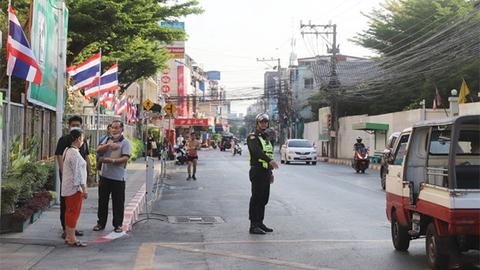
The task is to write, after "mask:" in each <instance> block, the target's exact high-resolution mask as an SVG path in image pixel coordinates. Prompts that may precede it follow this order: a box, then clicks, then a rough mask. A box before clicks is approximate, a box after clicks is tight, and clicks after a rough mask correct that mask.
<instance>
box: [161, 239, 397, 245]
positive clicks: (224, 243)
mask: <svg viewBox="0 0 480 270" xmlns="http://www.w3.org/2000/svg"><path fill="white" fill-rule="evenodd" d="M321 242H325V243H335V242H339V243H348V242H354V243H358V242H365V243H383V242H385V243H391V242H392V240H391V239H379V240H368V239H367V240H354V239H352V240H340V239H338V240H337V239H311V240H308V239H304V240H295V239H292V240H239V241H235V240H234V241H211V242H163V243H155V244H157V245H163V244H167V245H170V244H173V245H228V244H294V243H321Z"/></svg>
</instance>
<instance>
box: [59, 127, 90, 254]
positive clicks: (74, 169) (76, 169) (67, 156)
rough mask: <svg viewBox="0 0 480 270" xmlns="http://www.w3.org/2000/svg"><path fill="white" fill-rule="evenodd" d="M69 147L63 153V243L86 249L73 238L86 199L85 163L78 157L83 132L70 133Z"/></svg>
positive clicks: (77, 130)
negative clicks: (64, 209)
mask: <svg viewBox="0 0 480 270" xmlns="http://www.w3.org/2000/svg"><path fill="white" fill-rule="evenodd" d="M70 136H71V142H72V144H71V146H70V147H68V148H66V149H65V151H64V152H63V160H64V161H63V171H62V172H63V175H62V190H61V193H62V196H63V197H65V208H66V211H65V243H67V244H68V245H69V246H72V247H86V246H87V245H86V244H85V243H83V242H80V241H79V240H77V239H76V237H75V227H76V226H77V221H78V218H79V217H80V210H81V209H82V200H83V199H87V197H88V191H87V187H86V184H87V170H86V166H87V163H86V161H85V160H84V159H83V157H82V156H81V155H80V152H79V150H78V149H79V148H81V147H82V145H83V138H84V135H83V131H82V130H80V129H74V130H72V131H70Z"/></svg>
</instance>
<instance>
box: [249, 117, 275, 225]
mask: <svg viewBox="0 0 480 270" xmlns="http://www.w3.org/2000/svg"><path fill="white" fill-rule="evenodd" d="M268 121H269V119H268V115H267V114H264V113H261V114H258V115H257V116H256V117H255V122H256V129H255V132H254V133H251V134H249V135H248V138H247V145H248V150H249V152H250V172H249V174H250V175H249V176H250V182H251V183H252V197H251V198H250V208H249V218H250V233H251V234H265V232H273V229H271V228H268V227H267V226H265V224H263V218H264V216H265V206H266V205H267V203H268V197H269V195H270V184H271V183H272V182H273V174H272V170H273V169H278V164H277V163H276V162H275V160H273V146H272V143H271V142H270V138H268V136H267V134H265V130H266V129H267V128H268Z"/></svg>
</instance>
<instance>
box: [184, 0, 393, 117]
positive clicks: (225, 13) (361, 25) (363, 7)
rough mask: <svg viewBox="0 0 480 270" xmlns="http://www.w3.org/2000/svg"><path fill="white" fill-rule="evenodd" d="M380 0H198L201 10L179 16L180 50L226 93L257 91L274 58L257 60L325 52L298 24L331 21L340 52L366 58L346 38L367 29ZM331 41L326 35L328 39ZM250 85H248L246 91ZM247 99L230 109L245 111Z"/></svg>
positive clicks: (322, 43)
mask: <svg viewBox="0 0 480 270" xmlns="http://www.w3.org/2000/svg"><path fill="white" fill-rule="evenodd" d="M382 2H384V1H383V0H343V1H340V0H337V1H334V0H200V6H201V7H202V8H203V9H204V10H205V12H204V13H203V14H200V15H191V16H188V17H187V18H186V19H185V29H186V32H187V35H188V40H187V42H186V53H187V54H188V55H190V56H191V57H192V58H193V59H194V60H195V62H196V63H197V64H198V65H200V66H201V67H202V68H203V69H204V70H206V71H208V70H218V71H220V72H221V81H220V84H221V85H223V86H225V88H226V89H227V92H228V94H227V95H228V96H230V97H246V96H254V95H260V94H262V93H263V90H262V89H259V88H261V87H263V74H264V72H265V71H268V70H273V69H272V68H273V66H276V62H266V63H265V62H258V61H257V58H272V57H273V58H280V59H281V66H282V67H286V66H288V64H289V57H290V54H291V52H292V45H291V44H292V39H294V40H295V48H294V51H295V53H296V54H297V57H298V58H302V57H311V56H315V55H317V54H319V55H323V54H326V45H325V44H326V42H325V41H324V40H323V39H322V38H318V39H316V38H315V36H310V35H305V36H304V37H303V38H302V35H301V32H300V21H302V22H303V23H304V24H305V23H308V22H311V23H312V24H322V25H324V24H329V23H331V24H336V25H337V43H338V44H339V45H340V53H341V54H345V55H352V56H359V57H369V56H374V55H375V53H374V52H372V51H370V50H367V49H365V48H363V47H361V46H358V45H356V44H354V43H353V42H351V41H349V39H350V38H352V37H354V36H355V35H356V33H359V32H361V31H362V30H366V29H367V28H368V19H367V18H366V17H365V16H364V15H362V14H361V13H362V12H363V13H370V11H371V10H372V9H373V8H378V7H379V6H380V3H382ZM329 39H330V40H331V36H330V37H329ZM252 88H253V89H252ZM251 103H252V101H235V102H233V103H232V112H238V113H245V112H246V108H247V107H248V105H249V104H251Z"/></svg>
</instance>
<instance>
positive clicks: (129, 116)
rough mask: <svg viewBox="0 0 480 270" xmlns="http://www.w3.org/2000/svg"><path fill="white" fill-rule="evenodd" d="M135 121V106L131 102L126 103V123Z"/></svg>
mask: <svg viewBox="0 0 480 270" xmlns="http://www.w3.org/2000/svg"><path fill="white" fill-rule="evenodd" d="M136 121H137V106H135V104H134V103H133V101H131V102H129V103H128V113H127V122H128V123H134V122H136Z"/></svg>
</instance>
